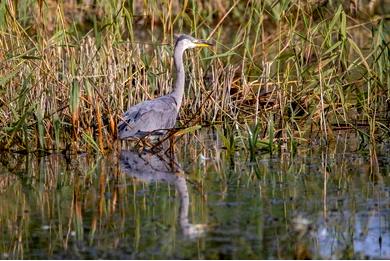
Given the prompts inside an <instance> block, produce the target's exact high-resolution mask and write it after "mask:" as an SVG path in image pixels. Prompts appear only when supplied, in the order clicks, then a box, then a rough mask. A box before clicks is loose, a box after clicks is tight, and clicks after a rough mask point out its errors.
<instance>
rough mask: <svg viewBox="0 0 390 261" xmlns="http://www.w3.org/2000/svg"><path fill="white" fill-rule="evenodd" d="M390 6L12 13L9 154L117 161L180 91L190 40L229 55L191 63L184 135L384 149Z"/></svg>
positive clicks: (215, 4)
mask: <svg viewBox="0 0 390 261" xmlns="http://www.w3.org/2000/svg"><path fill="white" fill-rule="evenodd" d="M382 2H383V3H382ZM386 3H387V2H386V0H384V1H371V2H370V3H365V1H292V0H289V1H279V2H273V1H212V2H210V3H209V2H207V1H206V2H202V1H199V2H198V1H185V2H184V3H183V4H180V5H179V4H178V3H176V2H174V1H163V2H161V3H160V2H157V1H145V2H144V1H114V0H112V1H93V2H91V1H66V2H61V1H60V2H57V1H29V0H25V1H2V3H1V4H0V32H1V34H0V86H1V101H0V106H1V111H0V122H1V129H0V147H1V149H2V150H11V151H37V150H40V151H44V152H50V151H63V150H72V151H91V150H92V151H97V152H101V153H104V152H105V151H107V150H109V149H111V148H112V144H113V141H114V140H115V139H116V123H117V122H118V120H119V119H118V115H121V113H122V112H123V111H124V110H126V109H127V107H128V106H130V105H133V104H136V103H138V102H140V101H143V100H145V99H149V98H153V97H156V96H160V95H163V94H167V93H168V92H170V91H171V86H172V82H173V76H172V75H173V74H172V71H173V69H174V66H173V61H172V59H171V57H172V43H173V41H174V33H180V32H185V33H191V34H193V35H194V36H196V37H199V38H204V39H212V40H213V41H215V43H216V46H215V48H214V49H212V50H202V51H200V52H199V51H195V52H192V53H190V54H189V55H187V58H186V59H187V61H188V62H187V63H186V64H187V68H188V70H187V75H188V76H187V88H186V93H185V101H184V104H183V109H182V111H181V113H180V122H179V124H178V127H188V126H194V125H200V126H205V125H210V124H212V125H215V124H224V125H227V126H233V127H232V129H233V131H234V133H233V135H234V136H237V135H238V136H240V135H241V136H245V137H244V138H245V139H247V141H248V142H249V143H251V144H252V145H251V149H252V150H257V149H261V148H262V147H263V141H266V142H268V143H273V142H276V144H282V143H285V144H290V145H289V146H290V147H291V146H292V147H294V146H295V145H294V144H300V143H305V144H307V143H309V144H310V142H311V140H312V137H313V136H315V137H321V138H323V139H324V140H329V139H332V138H333V137H334V135H333V131H334V130H337V129H349V130H353V131H356V132H358V133H359V134H360V135H361V137H362V139H363V140H364V141H365V142H366V141H372V142H374V141H382V140H385V139H387V138H388V137H389V128H388V126H389V125H388V121H389V113H388V111H389V108H388V106H389V104H388V99H389V93H390V92H389V89H390V87H389V84H390V83H389V77H390V73H389V62H388V61H389V58H390V57H389V53H390V51H389V34H388V33H389V25H388V16H387V15H386V12H388V10H386V8H387V9H388V6H387V5H386ZM386 19H387V20H386ZM237 132H238V133H239V134H237ZM254 132H255V133H254ZM254 134H255V135H254Z"/></svg>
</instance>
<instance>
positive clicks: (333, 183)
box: [0, 130, 390, 259]
mask: <svg viewBox="0 0 390 261" xmlns="http://www.w3.org/2000/svg"><path fill="white" fill-rule="evenodd" d="M389 148H390V147H388V146H386V144H382V145H380V146H379V145H378V146H376V147H375V149H374V147H373V146H371V147H370V146H366V147H364V146H363V147H362V146H361V144H360V143H359V140H358V139H357V137H355V136H354V135H350V134H346V133H344V134H342V135H340V137H338V139H336V140H335V141H334V142H332V144H331V145H330V146H327V147H323V148H320V147H319V146H316V147H315V149H310V148H304V146H302V147H300V148H299V149H298V152H297V153H296V154H295V155H292V154H289V153H279V154H278V155H270V154H268V153H264V154H261V153H259V154H258V155H257V157H256V161H255V162H249V157H248V155H247V153H246V152H245V150H244V149H240V150H237V152H236V153H234V154H233V155H229V154H228V153H227V152H226V150H225V149H224V148H223V144H222V143H221V141H220V138H219V136H218V135H217V133H215V132H213V131H212V130H203V131H202V132H199V133H196V134H195V135H194V134H190V135H188V136H185V137H183V138H182V139H180V140H179V141H178V144H177V146H176V148H175V155H174V156H173V157H170V156H167V155H164V154H161V153H160V154H158V155H154V154H148V153H138V152H134V151H131V150H126V149H123V150H122V151H118V152H115V153H112V154H110V155H107V156H104V157H102V156H100V157H99V156H94V155H90V154H81V155H71V156H65V155H62V154H53V155H50V156H46V157H38V156H34V155H17V154H6V155H2V157H1V164H0V206H1V210H0V228H1V231H0V235H1V237H0V255H1V256H0V257H1V258H2V259H7V258H10V259H11V258H28V259H35V258H43V259H45V258H54V259H60V258H61V259H62V258H106V259H107V258H120V259H123V258H126V259H163V258H164V259H173V258H180V259H187V258H192V259H198V258H202V259H211V258H212V259H242V258H245V259H279V258H289V259H291V258H320V259H322V258H324V259H325V258H330V259H331V258H346V259H349V258H390V198H389V193H390V187H389V185H390V177H389V172H390V168H389V161H390V157H389Z"/></svg>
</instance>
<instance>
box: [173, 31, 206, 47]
mask: <svg viewBox="0 0 390 261" xmlns="http://www.w3.org/2000/svg"><path fill="white" fill-rule="evenodd" d="M212 45H213V44H212V43H211V42H209V41H206V40H200V39H196V38H194V37H192V36H189V35H185V34H180V35H177V36H176V43H175V48H179V47H180V48H181V49H183V50H185V49H190V48H196V47H208V46H212Z"/></svg>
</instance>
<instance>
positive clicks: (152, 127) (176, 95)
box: [118, 35, 211, 139]
mask: <svg viewBox="0 0 390 261" xmlns="http://www.w3.org/2000/svg"><path fill="white" fill-rule="evenodd" d="M207 45H211V44H210V43H208V42H206V41H204V40H198V39H195V38H193V37H191V36H188V35H180V36H178V38H177V40H176V43H175V49H174V55H173V57H174V62H175V67H176V74H177V77H176V81H175V86H174V89H173V92H172V93H170V94H168V95H165V96H161V97H158V98H156V99H153V100H148V101H144V102H141V103H139V104H137V105H134V106H132V107H130V108H129V109H128V110H127V111H126V112H125V113H124V114H123V116H122V120H121V121H120V122H119V124H118V136H119V138H120V139H128V138H140V137H143V136H145V135H146V134H149V133H151V132H153V134H164V133H165V132H166V129H171V128H173V127H174V126H175V124H176V118H177V115H178V112H179V109H180V106H181V103H182V100H183V96H184V84H185V71H184V63H183V54H184V51H185V50H186V49H189V48H194V47H197V46H207Z"/></svg>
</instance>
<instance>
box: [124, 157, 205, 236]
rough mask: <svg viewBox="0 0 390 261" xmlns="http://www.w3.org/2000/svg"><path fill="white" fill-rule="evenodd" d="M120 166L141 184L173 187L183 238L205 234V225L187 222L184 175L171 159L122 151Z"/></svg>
mask: <svg viewBox="0 0 390 261" xmlns="http://www.w3.org/2000/svg"><path fill="white" fill-rule="evenodd" d="M120 165H121V169H122V171H123V172H125V173H126V174H127V175H129V176H131V177H134V178H137V179H139V180H141V181H143V182H146V183H149V182H163V183H167V184H172V185H174V186H175V188H176V190H177V192H178V193H179V196H180V211H179V223H180V227H181V229H182V231H183V234H184V236H186V237H188V238H191V239H193V238H198V237H200V236H202V235H204V234H205V232H206V228H207V225H206V224H191V223H190V222H189V219H188V212H189V205H190V199H189V193H188V188H187V182H186V178H185V173H184V171H183V170H182V169H181V167H180V165H179V164H178V163H177V161H176V160H175V159H174V158H173V157H172V158H170V157H168V156H166V155H159V154H152V153H149V152H145V151H143V152H137V151H131V150H122V151H121V155H120Z"/></svg>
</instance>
